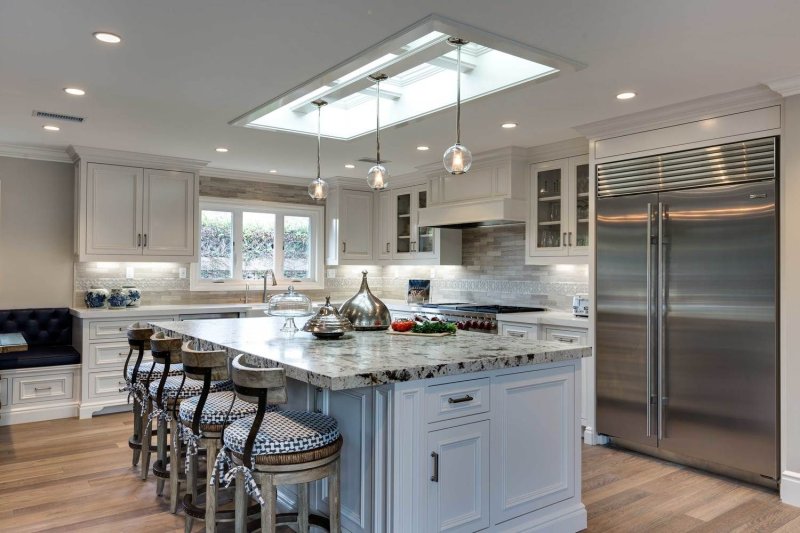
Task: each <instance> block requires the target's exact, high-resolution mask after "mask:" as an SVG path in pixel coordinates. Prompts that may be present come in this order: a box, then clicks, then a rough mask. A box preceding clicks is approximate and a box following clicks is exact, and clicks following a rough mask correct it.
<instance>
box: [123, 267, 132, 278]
mask: <svg viewBox="0 0 800 533" xmlns="http://www.w3.org/2000/svg"><path fill="white" fill-rule="evenodd" d="M125 277H126V278H128V279H133V267H125Z"/></svg>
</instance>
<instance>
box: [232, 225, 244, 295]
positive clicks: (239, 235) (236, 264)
mask: <svg viewBox="0 0 800 533" xmlns="http://www.w3.org/2000/svg"><path fill="white" fill-rule="evenodd" d="M242 213H243V212H242V210H241V209H235V210H234V211H233V242H234V243H235V244H234V246H233V279H234V280H235V281H241V280H242V279H243V275H242V262H243V261H244V255H243V252H244V230H243V229H242V225H243V214H242Z"/></svg>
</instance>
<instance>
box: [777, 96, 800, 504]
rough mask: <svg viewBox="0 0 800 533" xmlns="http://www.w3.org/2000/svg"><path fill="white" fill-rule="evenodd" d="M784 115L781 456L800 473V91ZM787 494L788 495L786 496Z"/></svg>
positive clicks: (796, 499)
mask: <svg viewBox="0 0 800 533" xmlns="http://www.w3.org/2000/svg"><path fill="white" fill-rule="evenodd" d="M784 118H785V122H784V130H783V137H782V139H781V162H782V165H783V168H782V175H781V192H782V194H781V261H780V268H781V389H782V393H781V396H782V402H781V419H782V424H781V440H782V446H781V450H782V454H781V455H782V456H783V457H782V458H783V461H782V464H783V469H784V471H786V470H788V471H790V472H793V473H795V474H800V313H798V312H797V310H796V307H797V302H800V275H798V274H800V209H798V206H800V95H798V96H791V97H789V98H786V100H785V107H784ZM785 476H786V473H785V472H784V477H785ZM784 484H786V480H784ZM795 486H796V484H795ZM786 488H789V487H782V493H783V492H784V489H786ZM790 490H791V489H790ZM797 490H800V489H797V488H795V492H794V493H793V494H791V495H789V497H790V499H791V500H792V503H794V504H795V505H800V492H796V491H797ZM783 495H784V499H787V498H786V496H787V495H786V494H783Z"/></svg>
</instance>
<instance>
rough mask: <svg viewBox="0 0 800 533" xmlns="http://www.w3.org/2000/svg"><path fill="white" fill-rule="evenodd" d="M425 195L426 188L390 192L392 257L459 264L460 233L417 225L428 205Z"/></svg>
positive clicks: (401, 189)
mask: <svg viewBox="0 0 800 533" xmlns="http://www.w3.org/2000/svg"><path fill="white" fill-rule="evenodd" d="M428 195H429V193H428V186H427V185H414V186H410V187H401V188H398V189H394V190H392V191H391V202H390V206H389V209H390V211H389V213H388V214H389V218H390V224H391V236H392V239H391V241H390V243H389V248H390V250H391V258H392V260H393V261H395V262H402V263H407V264H415V265H460V264H461V230H457V229H449V228H442V229H437V228H431V227H426V226H420V224H419V210H420V209H424V208H425V207H427V206H428V203H429V202H428V198H429V196H428ZM382 216H385V215H382Z"/></svg>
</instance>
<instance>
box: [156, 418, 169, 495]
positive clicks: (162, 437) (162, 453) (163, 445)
mask: <svg viewBox="0 0 800 533" xmlns="http://www.w3.org/2000/svg"><path fill="white" fill-rule="evenodd" d="M156 427H157V428H158V430H157V436H156V443H157V444H156V455H157V456H158V460H159V461H161V467H162V468H166V467H167V460H168V457H167V423H166V421H164V420H162V419H161V417H159V418H158V421H157V422H156ZM164 481H165V480H164V478H162V477H160V478H158V479H156V495H157V496H161V495H162V494H164Z"/></svg>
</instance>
